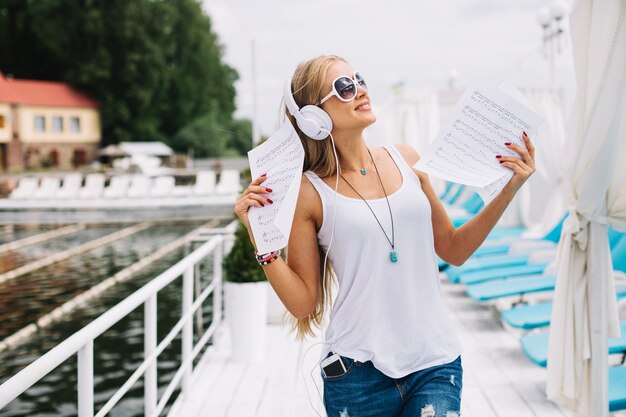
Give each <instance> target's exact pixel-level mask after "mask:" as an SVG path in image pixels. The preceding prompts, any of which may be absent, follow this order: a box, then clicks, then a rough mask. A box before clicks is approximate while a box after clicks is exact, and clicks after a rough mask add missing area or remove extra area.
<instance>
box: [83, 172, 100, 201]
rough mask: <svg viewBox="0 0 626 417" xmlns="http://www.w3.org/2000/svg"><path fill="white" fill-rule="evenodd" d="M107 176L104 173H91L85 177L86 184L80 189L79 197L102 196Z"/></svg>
mask: <svg viewBox="0 0 626 417" xmlns="http://www.w3.org/2000/svg"><path fill="white" fill-rule="evenodd" d="M104 181H105V177H104V175H103V174H89V175H87V177H86V178H85V185H83V188H81V189H80V191H79V193H78V196H79V198H85V199H89V198H100V196H102V192H103V191H104Z"/></svg>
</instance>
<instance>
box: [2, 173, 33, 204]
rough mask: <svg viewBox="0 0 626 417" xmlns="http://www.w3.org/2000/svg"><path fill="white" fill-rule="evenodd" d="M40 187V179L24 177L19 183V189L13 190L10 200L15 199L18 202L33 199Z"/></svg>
mask: <svg viewBox="0 0 626 417" xmlns="http://www.w3.org/2000/svg"><path fill="white" fill-rule="evenodd" d="M38 186H39V179H38V178H35V177H23V178H20V180H19V182H18V183H17V187H15V188H14V189H13V191H12V192H11V194H10V195H9V198H13V199H16V200H24V199H27V198H32V197H33V194H34V193H35V191H36V190H37V187H38Z"/></svg>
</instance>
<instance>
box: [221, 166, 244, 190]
mask: <svg viewBox="0 0 626 417" xmlns="http://www.w3.org/2000/svg"><path fill="white" fill-rule="evenodd" d="M240 181H241V176H240V174H239V170H238V169H224V170H222V172H221V174H220V182H219V183H218V184H217V187H216V189H215V191H216V192H217V194H237V193H238V192H239V191H240V189H241V184H240Z"/></svg>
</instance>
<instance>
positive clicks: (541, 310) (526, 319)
mask: <svg viewBox="0 0 626 417" xmlns="http://www.w3.org/2000/svg"><path fill="white" fill-rule="evenodd" d="M622 298H626V292H622V293H619V294H617V299H618V300H621V299H622ZM551 316H552V301H544V302H541V303H537V304H524V305H518V306H515V307H512V308H510V309H508V310H505V311H503V312H502V314H501V317H502V320H503V321H504V322H505V323H507V324H508V325H509V326H511V327H515V328H518V329H524V330H531V329H536V328H538V327H545V326H548V325H550V318H551Z"/></svg>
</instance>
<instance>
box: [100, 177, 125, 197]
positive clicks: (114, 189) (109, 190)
mask: <svg viewBox="0 0 626 417" xmlns="http://www.w3.org/2000/svg"><path fill="white" fill-rule="evenodd" d="M129 185H130V175H115V176H113V177H111V181H109V185H108V186H107V187H106V188H105V189H104V193H103V194H102V197H104V198H122V197H124V196H125V195H126V192H127V191H128V186H129Z"/></svg>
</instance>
